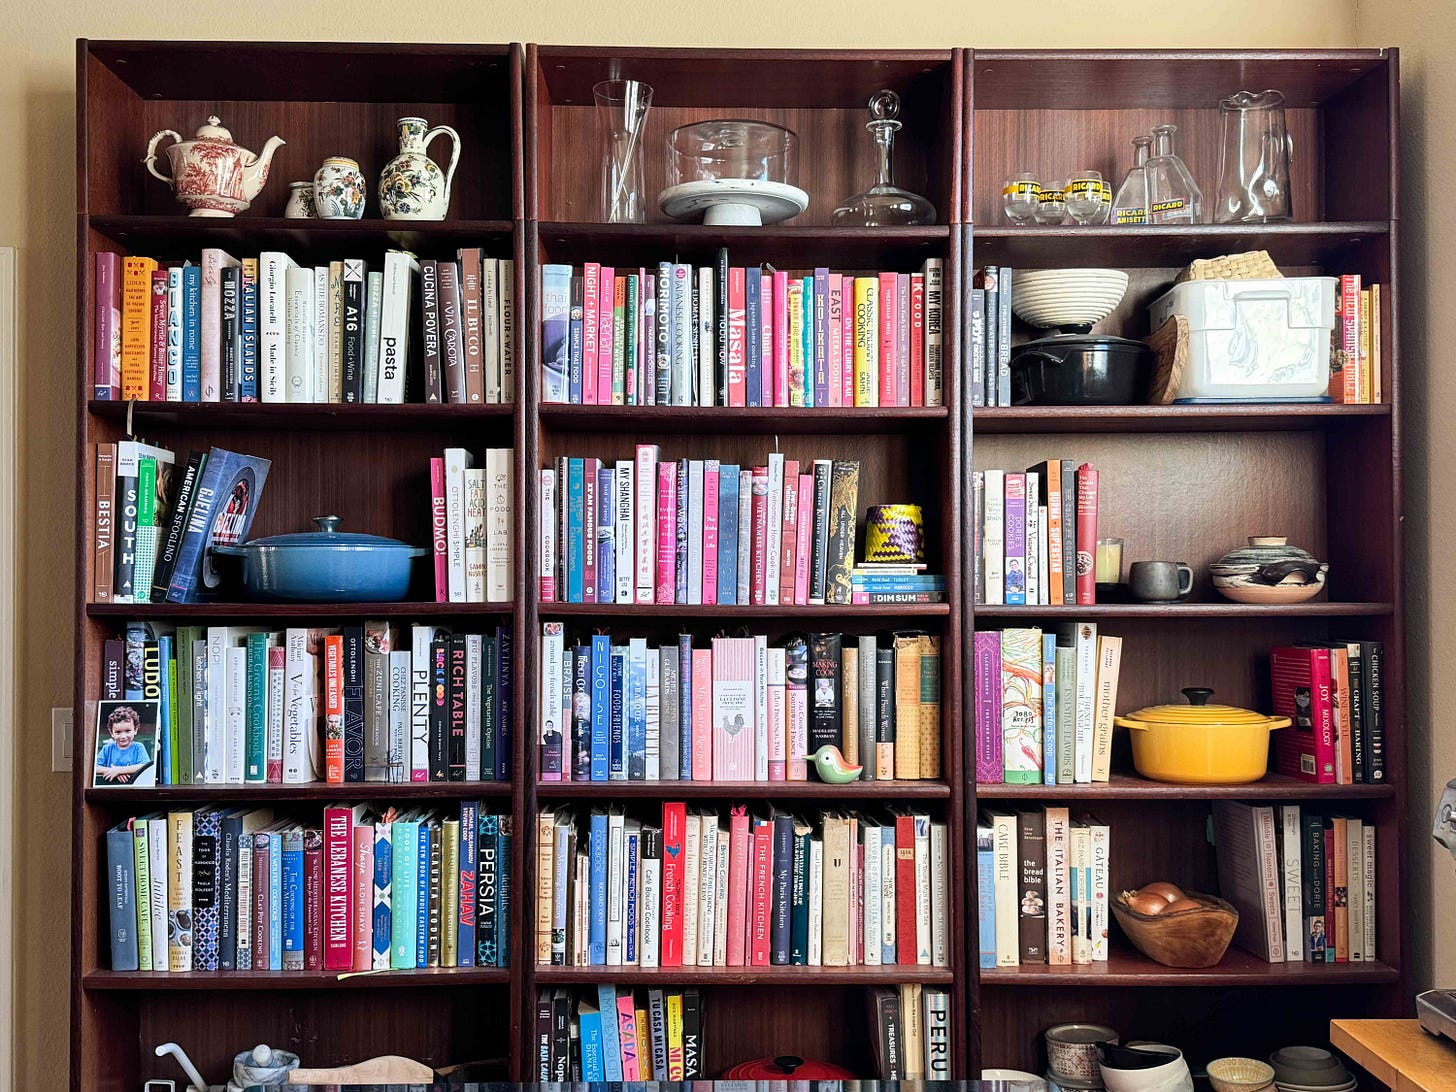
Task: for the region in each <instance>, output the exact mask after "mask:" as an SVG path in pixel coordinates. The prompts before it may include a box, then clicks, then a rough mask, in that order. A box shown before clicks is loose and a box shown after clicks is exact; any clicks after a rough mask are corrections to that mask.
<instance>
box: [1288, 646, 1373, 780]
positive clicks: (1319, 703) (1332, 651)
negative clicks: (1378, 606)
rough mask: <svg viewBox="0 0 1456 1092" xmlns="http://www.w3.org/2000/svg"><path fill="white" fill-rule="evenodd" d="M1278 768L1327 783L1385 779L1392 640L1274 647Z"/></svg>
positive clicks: (1290, 773)
mask: <svg viewBox="0 0 1456 1092" xmlns="http://www.w3.org/2000/svg"><path fill="white" fill-rule="evenodd" d="M1269 678H1270V684H1271V686H1272V690H1273V696H1274V702H1273V708H1274V712H1275V713H1276V714H1279V715H1281V716H1286V717H1289V718H1290V720H1291V721H1292V722H1293V723H1292V724H1291V725H1290V727H1288V728H1285V729H1282V730H1281V731H1278V732H1275V733H1274V761H1275V769H1277V770H1278V772H1279V773H1281V774H1287V775H1288V776H1290V777H1297V778H1299V779H1300V780H1302V781H1313V782H1316V783H1317V784H1321V785H1362V784H1378V783H1383V782H1385V780H1386V777H1387V775H1386V769H1385V645H1384V644H1383V643H1382V642H1380V641H1355V640H1345V641H1332V642H1314V643H1310V644H1302V645H1284V646H1281V647H1279V648H1274V649H1271V650H1270V651H1269Z"/></svg>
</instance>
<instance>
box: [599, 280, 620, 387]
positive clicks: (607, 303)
mask: <svg viewBox="0 0 1456 1092" xmlns="http://www.w3.org/2000/svg"><path fill="white" fill-rule="evenodd" d="M616 272H617V271H616V270H615V269H613V268H612V267H611V266H608V265H604V266H602V267H601V272H600V273H599V274H598V276H599V277H600V281H601V283H600V287H599V289H598V291H597V301H598V306H597V404H598V405H601V406H610V405H611V404H612V338H613V337H614V336H615V330H614V329H613V324H614V320H613V317H612V308H613V306H614V305H615V304H616V287H617V278H616Z"/></svg>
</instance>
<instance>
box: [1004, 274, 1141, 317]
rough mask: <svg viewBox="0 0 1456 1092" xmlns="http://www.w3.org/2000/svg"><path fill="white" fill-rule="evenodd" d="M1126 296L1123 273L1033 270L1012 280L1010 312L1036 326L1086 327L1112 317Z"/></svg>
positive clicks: (1125, 275) (1125, 279)
mask: <svg viewBox="0 0 1456 1092" xmlns="http://www.w3.org/2000/svg"><path fill="white" fill-rule="evenodd" d="M1126 292H1127V274H1126V273H1125V272H1123V271H1122V270H1120V269H1032V270H1027V271H1024V272H1018V273H1016V274H1015V275H1014V276H1013V278H1012V281H1011V309H1012V310H1013V311H1015V312H1016V314H1017V316H1018V317H1019V318H1021V319H1022V320H1023V321H1025V322H1029V323H1031V324H1032V325H1033V326H1085V325H1091V324H1092V323H1096V322H1100V321H1102V320H1103V319H1105V318H1106V317H1107V316H1108V315H1110V314H1111V313H1112V312H1113V310H1114V309H1115V308H1116V307H1117V305H1118V304H1119V303H1120V302H1122V297H1123V295H1124V294H1125V293H1126Z"/></svg>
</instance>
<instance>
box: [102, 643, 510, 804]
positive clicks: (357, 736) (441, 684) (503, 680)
mask: <svg viewBox="0 0 1456 1092" xmlns="http://www.w3.org/2000/svg"><path fill="white" fill-rule="evenodd" d="M513 646H514V642H513V640H512V632H511V629H510V627H508V626H498V627H496V628H495V629H493V630H491V631H488V632H485V633H464V632H456V631H454V630H453V629H452V628H450V627H445V626H437V625H426V624H423V623H420V624H415V625H412V626H410V627H408V629H403V628H401V627H399V626H396V625H394V624H393V623H391V622H388V621H382V620H381V621H364V622H361V623H357V624H354V623H348V624H344V625H341V626H333V627H331V626H319V625H314V626H299V627H290V628H287V629H274V628H272V627H269V626H186V625H184V626H177V627H175V628H174V627H171V626H169V625H167V624H165V623H161V622H151V621H136V622H131V623H128V624H127V625H126V627H125V629H124V631H123V632H122V634H121V635H119V636H117V637H115V638H111V639H107V640H106V641H104V642H103V645H102V671H101V680H100V683H101V698H102V700H104V701H121V700H131V701H154V702H156V703H157V709H158V716H157V718H156V720H157V784H159V785H245V784H255V785H261V784H299V783H303V782H309V781H329V782H337V783H350V782H396V783H398V782H406V781H504V780H507V779H508V778H509V777H510V776H511V748H512V724H513V715H514V714H513V709H514V706H515V700H516V699H515V684H514V678H515V676H514V669H513V663H514V659H515V653H514V648H513Z"/></svg>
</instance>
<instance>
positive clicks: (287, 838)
mask: <svg viewBox="0 0 1456 1092" xmlns="http://www.w3.org/2000/svg"><path fill="white" fill-rule="evenodd" d="M283 965H284V967H286V968H288V969H289V970H302V969H303V830H302V828H299V829H296V830H290V831H287V832H285V833H284V835H283Z"/></svg>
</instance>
